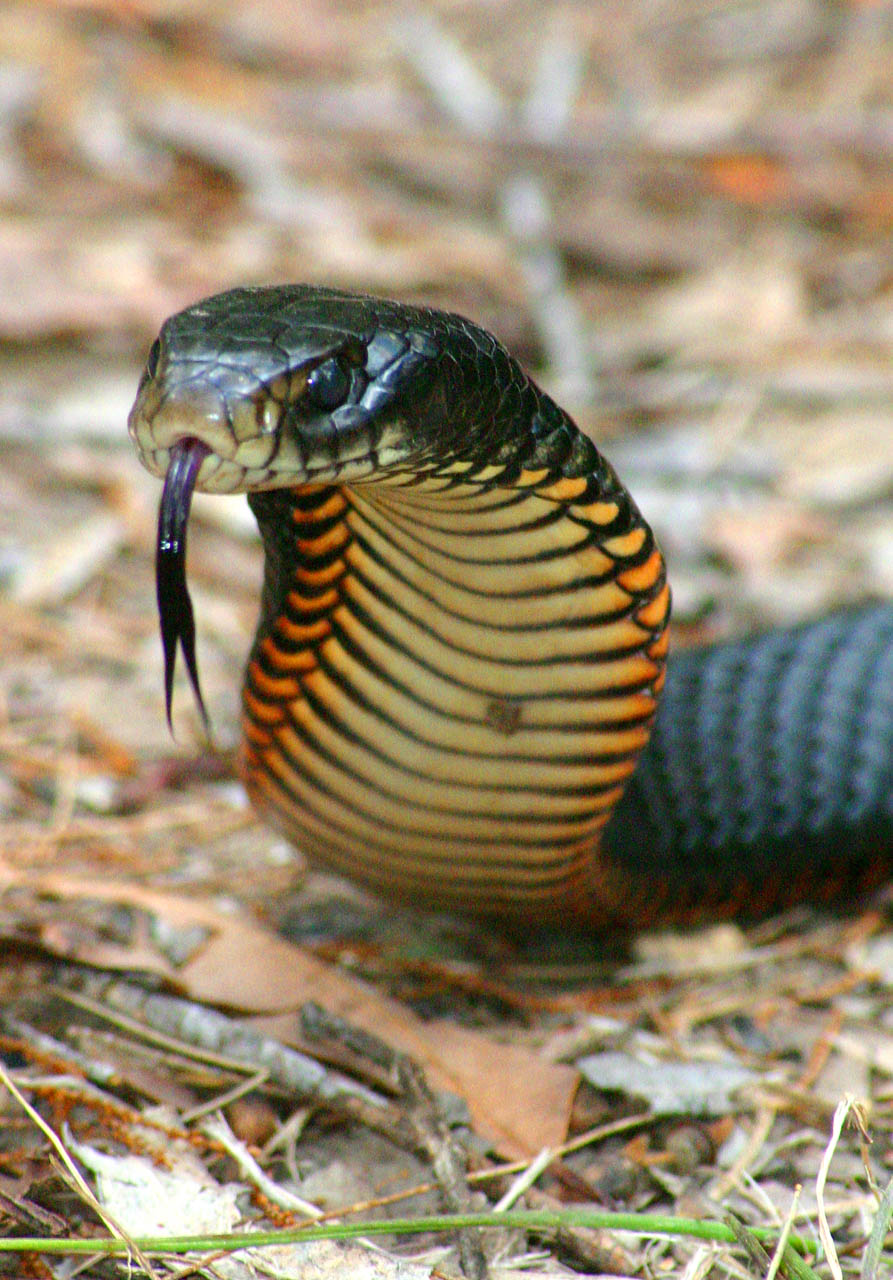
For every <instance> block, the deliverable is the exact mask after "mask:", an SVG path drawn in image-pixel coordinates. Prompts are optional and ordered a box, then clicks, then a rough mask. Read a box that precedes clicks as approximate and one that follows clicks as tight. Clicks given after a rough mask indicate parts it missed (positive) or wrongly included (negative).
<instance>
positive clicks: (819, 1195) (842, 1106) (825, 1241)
mask: <svg viewBox="0 0 893 1280" xmlns="http://www.w3.org/2000/svg"><path fill="white" fill-rule="evenodd" d="M855 1103H856V1100H855V1098H853V1097H852V1096H851V1095H850V1094H847V1095H846V1097H844V1098H843V1100H842V1101H841V1102H839V1103H838V1104H837V1106H836V1107H835V1109H834V1120H833V1121H832V1124H831V1137H830V1139H829V1141H828V1145H827V1147H826V1148H825V1150H824V1153H823V1155H822V1161H821V1164H820V1165H819V1171H818V1174H817V1175H816V1180H815V1193H816V1200H817V1202H818V1203H817V1208H818V1215H819V1239H820V1240H821V1242H822V1248H823V1249H824V1250H825V1257H826V1258H827V1261H828V1267H829V1268H830V1271H831V1274H832V1276H833V1277H834V1280H843V1270H842V1269H841V1266H840V1259H839V1258H838V1256H837V1248H836V1246H835V1244H834V1237H833V1236H832V1235H831V1228H830V1226H829V1225H828V1214H827V1211H826V1209H825V1183H826V1181H827V1179H828V1170H829V1169H830V1168H831V1160H832V1158H833V1156H834V1152H835V1149H836V1147H837V1144H838V1142H839V1141H840V1135H841V1133H842V1132H843V1126H844V1123H845V1121H846V1118H847V1116H848V1115H849V1114H850V1112H851V1111H852V1109H853V1107H854V1106H855Z"/></svg>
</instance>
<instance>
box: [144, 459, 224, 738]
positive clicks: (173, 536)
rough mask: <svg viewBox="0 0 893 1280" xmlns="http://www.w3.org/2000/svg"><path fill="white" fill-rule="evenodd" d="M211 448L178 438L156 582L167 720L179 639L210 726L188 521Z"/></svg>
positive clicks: (162, 516)
mask: <svg viewBox="0 0 893 1280" xmlns="http://www.w3.org/2000/svg"><path fill="white" fill-rule="evenodd" d="M209 452H210V450H209V449H208V448H207V447H206V446H205V445H203V444H202V443H201V442H200V441H199V440H193V439H187V440H178V441H177V443H176V444H175V445H174V446H173V448H172V449H171V457H170V463H169V465H168V469H167V475H166V476H165V480H164V492H163V493H162V495H161V508H160V510H159V512H158V546H157V550H156V552H155V586H156V590H157V593H158V616H159V619H160V621H161V644H162V647H163V649H164V701H165V707H166V709H167V723H168V726H169V727H171V728H172V727H173V726H172V725H171V701H172V699H173V693H174V669H175V667H176V665H177V645H178V644H179V645H180V647H181V648H182V650H183V660H184V661H185V663H186V670H187V671H188V672H189V679H190V682H191V684H192V688H193V691H194V693H195V700H196V702H197V703H198V709H199V711H200V712H201V715H202V721H203V723H204V726H205V731H206V732H208V731H210V721H209V719H208V713H207V711H206V710H205V701H204V698H203V697H202V691H201V686H200V685H199V681H198V666H197V665H196V661H195V619H194V618H193V614H192V601H191V600H190V599H189V588H188V587H187V585H186V526H187V524H188V523H189V508H190V506H191V505H192V493H193V490H194V489H195V481H196V478H197V477H198V473H199V468H200V467H201V465H202V463H203V462H204V460H205V458H206V457H207V456H208V453H209Z"/></svg>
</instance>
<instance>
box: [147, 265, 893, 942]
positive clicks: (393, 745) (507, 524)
mask: <svg viewBox="0 0 893 1280" xmlns="http://www.w3.org/2000/svg"><path fill="white" fill-rule="evenodd" d="M130 431H131V434H132V436H133V439H134V441H135V443H136V445H137V448H138V450H139V453H140V456H141V458H142V461H143V462H144V464H145V465H146V466H147V467H148V468H149V469H150V470H151V471H153V472H154V473H155V474H157V475H159V476H167V483H166V487H165V496H164V499H163V502H162V515H161V523H160V552H159V574H160V576H159V600H160V605H161V613H162V625H163V635H164V639H165V650H166V657H167V674H168V681H170V678H171V677H172V673H173V661H174V656H175V653H176V647H177V644H178V642H179V643H181V644H182V647H183V650H184V653H185V656H186V658H187V662H188V663H189V665H190V672H191V674H193V676H194V653H193V635H192V619H191V609H190V607H189V602H188V595H187V592H186V583H185V576H184V574H183V556H184V552H185V529H186V520H187V517H188V510H189V500H190V497H191V493H192V490H193V488H194V487H198V488H201V489H207V490H212V491H215V492H245V493H247V494H248V496H249V503H250V505H251V508H252V510H253V512H254V514H255V516H256V518H257V521H258V525H259V527H260V531H261V534H262V537H263V542H264V547H265V552H266V558H265V566H266V567H265V582H264V589H263V602H262V610H261V621H260V625H259V628H258V632H257V635H256V637H255V641H254V645H253V648H252V650H251V655H250V657H249V661H248V667H247V671H246V676H245V683H244V688H243V747H242V773H243V777H244V779H245V782H246V785H247V787H248V791H249V793H250V795H251V797H252V800H253V801H254V803H255V805H256V806H257V808H258V809H259V811H260V812H261V813H262V814H263V815H264V816H265V817H267V818H268V819H270V820H271V821H272V822H273V823H275V824H276V825H277V826H278V827H279V828H280V829H281V830H283V831H284V832H285V833H286V834H287V835H288V836H290V837H291V838H292V839H293V840H294V841H295V843H296V844H298V845H299V846H300V847H301V848H302V849H303V850H304V851H306V852H307V853H308V854H309V855H310V856H311V857H313V858H315V859H316V860H317V861H319V862H321V863H323V864H325V865H327V866H329V867H332V868H335V869H337V870H339V871H342V872H344V873H345V874H347V875H349V876H352V877H353V878H355V879H358V880H360V881H362V882H363V883H365V884H367V885H370V886H372V887H373V888H375V889H376V890H378V891H380V892H382V893H385V894H389V895H391V896H396V897H402V898H404V899H409V900H410V901H413V902H421V903H425V904H438V905H445V906H448V907H453V908H457V909H462V910H467V911H472V912H476V913H479V914H485V915H504V916H513V917H515V918H521V919H525V920H530V921H534V922H535V921H537V920H547V919H550V920H552V921H556V920H557V921H559V922H561V921H569V920H571V919H572V918H573V919H575V920H580V921H588V922H591V923H592V924H594V925H596V926H601V927H604V926H612V925H620V926H627V925H630V924H638V923H642V922H645V921H650V920H653V919H688V918H692V917H694V916H697V915H700V914H704V913H705V912H707V911H709V912H713V913H718V914H723V913H725V914H729V913H733V912H734V913H742V914H748V913H753V912H757V911H762V910H765V909H767V908H769V907H771V906H774V905H780V904H782V903H788V902H792V901H796V900H798V898H799V897H800V896H801V895H803V894H806V893H808V894H809V895H810V896H818V897H829V896H832V895H840V894H841V893H844V894H846V893H847V892H848V891H852V892H855V891H856V890H858V889H859V888H862V887H864V886H865V885H867V884H870V883H874V882H877V880H879V879H880V878H881V877H882V876H883V875H884V874H885V873H886V871H887V870H888V868H889V864H890V862H891V860H893V606H890V605H876V606H866V607H865V608H863V609H861V610H856V611H854V612H852V613H850V614H841V615H837V616H835V617H833V618H830V619H825V620H822V621H819V622H817V623H814V624H811V625H809V626H805V627H801V628H798V629H794V630H791V631H787V632H776V633H771V634H770V635H768V636H765V637H760V638H757V639H755V640H753V641H747V642H741V643H738V644H734V645H725V646H718V647H716V648H714V649H710V650H705V651H704V652H699V653H684V654H681V655H679V656H675V655H674V658H673V660H672V662H671V663H670V664H669V669H668V672H667V671H665V658H666V651H667V630H666V626H667V620H668V614H669V591H668V588H667V584H666V579H665V572H664V565H663V560H662V558H661V555H660V552H659V550H658V548H657V547H656V545H655V542H654V538H653V536H652V533H651V530H650V529H649V527H648V525H647V524H646V522H645V520H644V519H643V517H642V515H641V514H640V512H639V511H638V508H637V507H636V505H635V502H634V501H633V499H632V498H631V497H630V495H629V494H628V493H627V491H626V490H625V489H624V487H623V485H622V484H621V482H620V481H619V479H618V478H617V476H616V474H615V473H614V471H613V469H612V468H611V466H610V464H609V463H608V462H607V461H606V460H605V459H604V458H603V457H602V455H601V454H600V453H599V451H598V450H597V449H596V447H595V445H594V444H592V442H591V441H590V440H588V439H587V438H586V437H585V436H583V435H582V434H581V433H580V432H579V431H578V429H577V428H576V426H575V425H574V423H573V422H572V421H571V419H570V418H569V417H568V416H567V414H565V413H564V412H563V410H561V409H560V408H559V407H558V406H557V405H556V404H555V403H554V401H552V400H551V399H550V398H549V397H548V396H547V395H546V394H545V393H544V392H542V391H541V390H540V389H539V388H538V387H537V386H536V385H535V383H533V382H532V381H531V380H530V378H528V377H527V376H526V374H525V373H524V372H523V371H522V369H521V368H520V366H519V365H518V364H517V363H516V362H515V361H514V360H513V359H512V357H511V356H510V355H509V354H508V352H507V351H506V350H505V349H504V348H503V347H502V346H501V345H500V344H499V343H498V342H497V340H496V339H495V338H493V337H492V336H491V335H490V334H488V333H486V332H485V331H484V330H482V329H479V328H477V327H476V326H475V325H473V324H471V323H470V322H468V321H467V320H464V319H462V318H460V317H457V316H452V315H446V314H444V313H442V312H438V311H433V310H427V309H423V308H414V307H409V306H404V305H401V304H398V303H395V302H387V301H382V300H379V299H373V298H367V297H358V296H354V295H350V294H345V293H340V292H337V291H334V290H326V289H320V288H316V287H311V286H300V285H297V286H290V287H279V288H259V289H236V290H232V291H230V292H228V293H224V294H221V295H218V296H217V297H214V298H210V299H207V300H206V301H204V302H201V303H199V304H197V305H195V306H193V307H190V308H188V309H187V310H186V311H183V312H181V313H180V314H179V315H176V316H174V317H172V318H171V319H170V320H168V321H167V323H166V324H165V325H164V327H163V329H162V331H161V334H160V336H159V339H158V340H157V342H156V343H155V345H154V346H153V349H152V352H151V353H150V357H149V362H148V365H147V369H146V372H145V374H144V376H143V380H142V382H141V384H140V389H139V393H138V396H137V400H136V404H135V405H134V408H133V411H132V413H131V416H130ZM665 678H666V680H667V687H666V689H665V691H664V692H663V696H662V699H661V709H660V713H659V714H658V716H657V721H656V727H655V728H654V732H653V733H652V727H653V726H654V721H655V711H656V707H657V704H658V697H659V695H660V694H661V690H662V688H663V686H664V681H665ZM193 683H194V684H195V685H196V689H197V679H194V681H193ZM649 735H650V744H649ZM640 756H641V759H639V757H640ZM637 760H638V761H639V764H638V768H636V763H637ZM634 770H635V773H634ZM630 779H632V781H630Z"/></svg>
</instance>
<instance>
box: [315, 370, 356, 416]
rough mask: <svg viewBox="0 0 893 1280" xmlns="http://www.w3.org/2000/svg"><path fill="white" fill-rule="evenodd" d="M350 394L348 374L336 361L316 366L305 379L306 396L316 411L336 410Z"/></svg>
mask: <svg viewBox="0 0 893 1280" xmlns="http://www.w3.org/2000/svg"><path fill="white" fill-rule="evenodd" d="M349 394H350V374H349V373H348V371H347V370H346V369H345V368H344V366H343V365H342V364H341V363H340V361H338V360H327V361H326V362H325V364H321V365H317V367H316V368H315V369H314V370H313V372H312V373H311V375H310V377H309V378H308V379H307V395H308V396H309V397H310V400H311V402H312V404H313V405H314V406H315V407H316V408H317V409H325V410H331V409H337V408H338V406H339V405H341V404H343V403H344V401H345V400H346V399H347V397H348V395H349Z"/></svg>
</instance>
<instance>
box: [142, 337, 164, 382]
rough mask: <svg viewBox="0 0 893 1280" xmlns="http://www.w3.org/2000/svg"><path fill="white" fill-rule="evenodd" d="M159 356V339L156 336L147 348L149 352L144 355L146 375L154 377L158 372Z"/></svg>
mask: <svg viewBox="0 0 893 1280" xmlns="http://www.w3.org/2000/svg"><path fill="white" fill-rule="evenodd" d="M160 357H161V339H160V338H156V339H155V341H154V342H153V343H152V345H151V347H150V348H149V354H148V356H147V357H146V375H145V376H146V377H147V378H154V377H155V375H156V373H157V372H158V361H159V359H160Z"/></svg>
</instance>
